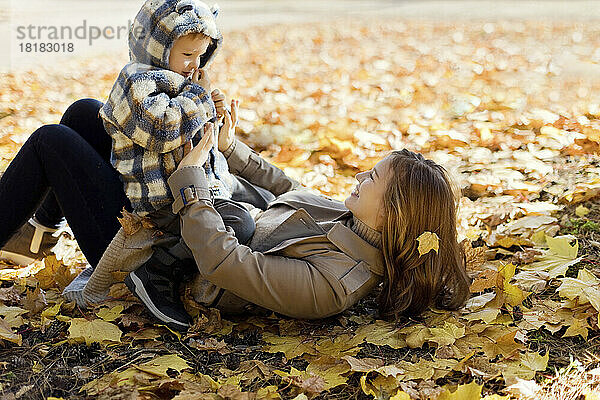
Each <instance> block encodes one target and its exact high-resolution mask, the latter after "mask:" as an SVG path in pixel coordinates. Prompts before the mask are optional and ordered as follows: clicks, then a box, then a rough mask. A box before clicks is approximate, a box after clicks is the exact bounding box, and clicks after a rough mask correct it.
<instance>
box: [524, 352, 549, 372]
mask: <svg viewBox="0 0 600 400" xmlns="http://www.w3.org/2000/svg"><path fill="white" fill-rule="evenodd" d="M548 358H549V353H548V352H546V355H545V356H542V355H540V354H539V353H525V354H521V364H523V365H524V366H525V367H527V368H529V369H530V370H532V371H543V370H545V369H546V368H547V367H548Z"/></svg>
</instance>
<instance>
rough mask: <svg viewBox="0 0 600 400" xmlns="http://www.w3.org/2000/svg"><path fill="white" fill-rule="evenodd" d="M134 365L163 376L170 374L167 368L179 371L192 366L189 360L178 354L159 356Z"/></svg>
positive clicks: (149, 372)
mask: <svg viewBox="0 0 600 400" xmlns="http://www.w3.org/2000/svg"><path fill="white" fill-rule="evenodd" d="M133 367H134V368H137V369H138V370H140V371H143V372H146V373H148V374H152V375H156V376H163V377H168V376H169V375H168V374H167V370H169V369H173V370H175V371H177V372H178V373H179V372H181V371H182V370H184V369H186V368H190V366H189V364H188V362H187V361H185V360H184V359H183V358H181V357H179V356H178V355H177V354H167V355H166V356H159V357H156V358H154V359H152V360H150V361H148V362H145V363H143V364H140V365H134V366H133Z"/></svg>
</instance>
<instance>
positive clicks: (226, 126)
mask: <svg viewBox="0 0 600 400" xmlns="http://www.w3.org/2000/svg"><path fill="white" fill-rule="evenodd" d="M239 104H240V102H239V101H238V100H231V114H230V113H229V112H228V111H227V110H225V111H224V114H223V115H224V116H225V119H224V121H223V126H222V127H221V130H220V131H219V151H225V150H227V149H228V148H229V146H231V144H232V143H233V141H234V140H235V127H236V126H237V123H238V108H239Z"/></svg>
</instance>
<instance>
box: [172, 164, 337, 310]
mask: <svg viewBox="0 0 600 400" xmlns="http://www.w3.org/2000/svg"><path fill="white" fill-rule="evenodd" d="M169 185H170V187H171V190H172V191H173V193H180V192H181V191H182V190H181V189H184V190H185V189H187V188H190V187H194V191H195V193H196V196H195V198H194V200H192V203H191V204H188V205H186V206H183V207H182V208H180V210H178V211H179V213H180V217H181V222H182V227H181V235H182V237H183V239H184V241H185V243H186V244H187V245H188V247H189V248H190V249H191V250H192V253H193V254H194V259H195V261H196V264H197V266H198V270H199V272H200V275H201V276H202V277H203V278H204V279H206V280H208V281H210V282H211V283H213V284H215V285H216V286H218V287H221V288H223V289H226V290H229V291H231V292H233V293H234V294H236V295H237V296H239V297H241V298H243V299H245V300H247V301H249V302H252V303H254V304H258V305H260V306H262V307H265V308H267V309H270V310H273V311H276V312H279V313H281V314H284V315H288V316H290V317H295V318H322V317H326V316H329V315H333V314H336V313H338V312H341V311H342V310H343V309H344V301H345V299H344V298H343V296H342V295H340V294H341V293H343V290H344V289H343V288H342V287H341V284H339V283H337V280H336V279H333V278H332V277H328V276H325V275H324V274H323V273H322V272H320V271H319V270H318V269H317V268H315V267H314V266H313V265H312V264H311V263H310V262H308V261H306V260H302V259H294V258H289V257H283V256H278V255H271V254H263V253H260V252H255V251H253V250H252V249H250V248H249V247H247V246H244V245H241V244H239V243H238V241H237V239H236V238H235V236H234V235H233V234H232V233H231V231H230V230H227V229H226V228H225V226H224V224H223V220H222V219H221V216H220V215H219V214H218V213H217V212H216V211H215V209H214V208H213V207H212V204H211V202H210V200H209V199H208V196H210V195H209V193H208V190H207V188H206V178H205V175H204V171H203V169H202V168H199V167H186V168H183V169H181V170H177V171H175V172H174V173H173V174H172V175H171V177H170V178H169ZM328 278H329V279H328Z"/></svg>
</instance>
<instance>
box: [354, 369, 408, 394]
mask: <svg viewBox="0 0 600 400" xmlns="http://www.w3.org/2000/svg"><path fill="white" fill-rule="evenodd" d="M360 387H361V389H362V391H363V393H364V394H366V395H371V396H373V397H375V398H376V399H387V398H390V396H391V395H392V393H393V395H394V396H395V395H396V394H397V393H398V392H399V390H398V380H396V378H394V377H393V376H388V377H384V376H381V375H377V376H376V377H375V378H374V379H372V380H367V375H366V374H365V375H362V376H361V377H360Z"/></svg>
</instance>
